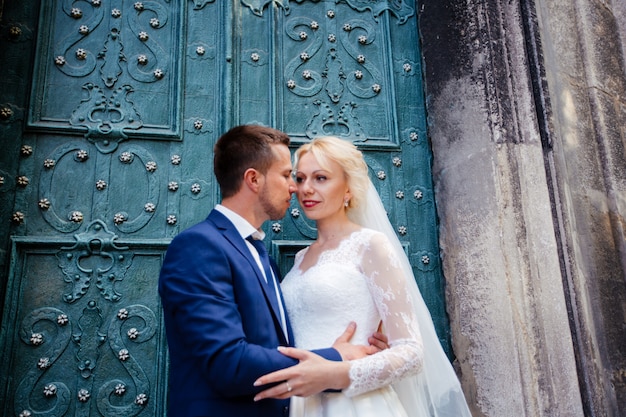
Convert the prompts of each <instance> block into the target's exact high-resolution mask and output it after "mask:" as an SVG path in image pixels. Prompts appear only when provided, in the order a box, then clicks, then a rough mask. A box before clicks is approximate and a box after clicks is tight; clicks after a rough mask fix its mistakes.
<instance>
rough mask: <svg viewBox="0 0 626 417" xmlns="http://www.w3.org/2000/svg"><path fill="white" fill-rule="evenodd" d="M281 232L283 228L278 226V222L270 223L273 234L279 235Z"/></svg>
mask: <svg viewBox="0 0 626 417" xmlns="http://www.w3.org/2000/svg"><path fill="white" fill-rule="evenodd" d="M281 230H283V227H282V226H281V225H280V223H278V222H275V223H272V231H273V232H274V233H279V232H280V231H281Z"/></svg>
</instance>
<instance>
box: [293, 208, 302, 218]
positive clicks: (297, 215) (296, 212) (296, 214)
mask: <svg viewBox="0 0 626 417" xmlns="http://www.w3.org/2000/svg"><path fill="white" fill-rule="evenodd" d="M291 217H293V218H296V219H297V218H298V217H300V209H298V208H292V209H291Z"/></svg>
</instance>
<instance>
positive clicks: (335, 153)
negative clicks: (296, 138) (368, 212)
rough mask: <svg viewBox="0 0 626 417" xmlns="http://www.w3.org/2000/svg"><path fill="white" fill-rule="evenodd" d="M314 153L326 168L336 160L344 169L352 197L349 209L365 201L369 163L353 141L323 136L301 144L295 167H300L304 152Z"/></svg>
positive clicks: (296, 155)
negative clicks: (299, 162) (329, 162)
mask: <svg viewBox="0 0 626 417" xmlns="http://www.w3.org/2000/svg"><path fill="white" fill-rule="evenodd" d="M309 152H310V153H312V154H313V156H315V159H317V162H319V164H320V165H321V167H322V168H324V169H325V170H328V171H330V169H329V168H328V165H329V164H328V161H329V160H330V161H334V162H336V163H337V164H339V166H341V169H342V170H343V173H344V175H345V177H346V181H347V182H348V188H349V189H350V194H351V196H352V198H351V199H350V201H349V202H348V207H347V210H348V211H349V210H350V209H353V208H356V207H358V206H359V205H360V204H364V203H365V196H366V195H367V188H368V185H369V177H368V176H367V164H366V163H365V160H364V159H363V154H362V153H361V151H359V150H358V149H357V147H356V146H354V144H352V143H351V142H348V141H345V140H342V139H339V138H337V137H334V136H321V137H318V138H315V139H313V140H312V141H311V142H309V143H305V144H304V145H302V146H300V148H298V150H297V151H296V153H295V156H294V163H293V165H294V167H295V169H298V161H299V160H300V158H302V156H303V155H304V154H307V153H309Z"/></svg>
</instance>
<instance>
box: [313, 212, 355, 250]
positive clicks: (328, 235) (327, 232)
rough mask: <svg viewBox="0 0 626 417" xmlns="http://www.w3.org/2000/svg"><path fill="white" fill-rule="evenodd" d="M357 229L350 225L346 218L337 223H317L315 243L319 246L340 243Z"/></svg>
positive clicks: (353, 224) (352, 224)
mask: <svg viewBox="0 0 626 417" xmlns="http://www.w3.org/2000/svg"><path fill="white" fill-rule="evenodd" d="M359 228H360V227H359V225H357V224H355V223H352V222H351V221H350V220H348V219H347V218H346V219H343V220H338V221H324V222H320V221H318V222H317V240H316V241H317V243H318V245H321V246H323V245H325V244H327V243H332V242H336V241H340V240H343V239H344V238H345V237H347V236H348V235H350V234H352V233H353V232H355V231H356V230H358V229H359Z"/></svg>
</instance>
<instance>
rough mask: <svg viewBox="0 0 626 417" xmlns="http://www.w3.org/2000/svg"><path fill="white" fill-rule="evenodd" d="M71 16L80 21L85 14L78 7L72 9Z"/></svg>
mask: <svg viewBox="0 0 626 417" xmlns="http://www.w3.org/2000/svg"><path fill="white" fill-rule="evenodd" d="M70 16H72V17H73V18H74V19H80V18H81V17H83V12H82V10H80V9H79V8H78V7H72V10H70Z"/></svg>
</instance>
